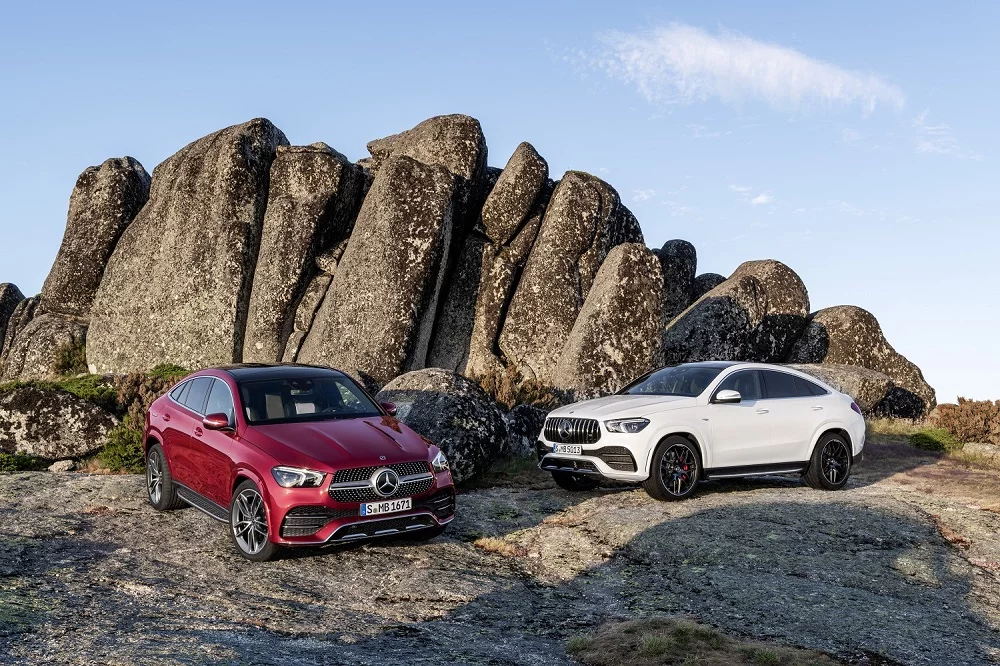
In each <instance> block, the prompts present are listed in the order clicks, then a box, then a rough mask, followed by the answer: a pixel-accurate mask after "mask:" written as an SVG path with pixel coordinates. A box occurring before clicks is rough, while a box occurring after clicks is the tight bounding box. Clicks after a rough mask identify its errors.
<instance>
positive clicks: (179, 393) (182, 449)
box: [150, 380, 191, 484]
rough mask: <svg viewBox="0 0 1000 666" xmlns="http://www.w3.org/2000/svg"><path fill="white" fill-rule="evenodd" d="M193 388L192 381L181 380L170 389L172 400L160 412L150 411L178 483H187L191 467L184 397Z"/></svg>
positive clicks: (171, 470) (171, 471)
mask: <svg viewBox="0 0 1000 666" xmlns="http://www.w3.org/2000/svg"><path fill="white" fill-rule="evenodd" d="M190 390H191V381H190V380H189V381H186V382H181V383H180V384H178V385H177V386H175V387H174V388H173V390H171V391H170V400H168V401H166V402H165V403H164V404H163V408H162V409H161V410H159V411H158V412H155V413H154V412H152V411H151V412H150V421H151V422H152V423H153V424H154V425H156V427H157V428H158V429H159V430H160V435H161V437H162V438H163V442H162V443H163V452H164V453H165V454H166V456H167V465H168V467H169V469H170V475H171V476H172V477H173V478H174V480H175V481H177V482H178V483H183V484H186V483H187V481H186V479H188V477H189V476H190V469H189V468H188V467H187V466H186V465H185V458H184V456H185V455H186V451H187V443H186V442H185V439H186V438H187V434H186V433H185V419H184V413H183V409H184V397H185V396H186V395H187V393H188V391H190Z"/></svg>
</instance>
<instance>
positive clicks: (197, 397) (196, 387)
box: [183, 377, 215, 414]
mask: <svg viewBox="0 0 1000 666" xmlns="http://www.w3.org/2000/svg"><path fill="white" fill-rule="evenodd" d="M214 381H215V380H214V379H213V378H211V377H195V378H194V379H192V380H191V381H190V382H188V383H189V384H191V388H190V389H188V390H187V392H186V393H185V395H184V396H183V398H184V406H185V407H187V408H188V409H190V410H191V411H193V412H197V413H199V414H204V413H205V400H206V399H207V398H208V392H209V390H210V389H211V388H212V382H214Z"/></svg>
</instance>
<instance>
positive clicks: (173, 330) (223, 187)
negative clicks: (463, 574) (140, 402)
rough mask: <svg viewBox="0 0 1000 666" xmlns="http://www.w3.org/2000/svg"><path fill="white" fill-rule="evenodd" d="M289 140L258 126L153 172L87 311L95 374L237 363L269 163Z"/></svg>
mask: <svg viewBox="0 0 1000 666" xmlns="http://www.w3.org/2000/svg"><path fill="white" fill-rule="evenodd" d="M287 143H288V141H287V140H286V139H285V135H284V134H282V133H281V131H280V130H279V129H278V128H276V127H275V126H274V125H272V124H271V123H270V122H269V121H267V120H264V119H262V118H258V119H256V120H251V121H249V122H246V123H243V124H242V125H235V126H233V127H229V128H226V129H223V130H220V131H218V132H215V133H214V134H210V135H208V136H206V137H203V138H201V139H198V140H197V141H195V142H194V143H191V144H189V145H188V146H186V147H185V148H183V149H181V150H180V152H178V153H177V154H175V155H173V156H172V157H169V158H167V160H166V161H164V162H163V163H162V164H160V165H159V166H158V167H156V169H155V170H154V171H153V180H152V187H151V189H150V195H149V202H148V203H147V204H146V206H145V207H144V208H143V209H142V210H141V211H140V212H139V214H138V215H137V216H136V218H135V220H133V222H132V224H130V225H129V226H128V228H127V229H126V230H125V232H124V233H123V234H122V236H121V239H120V240H119V241H118V245H117V246H116V247H115V251H114V253H113V254H112V255H111V259H110V260H109V261H108V265H107V268H106V269H105V271H104V277H103V279H102V280H101V286H100V287H99V288H98V290H97V296H96V297H95V299H94V305H93V308H92V310H91V324H90V332H89V333H88V347H87V361H88V363H89V365H90V367H91V370H92V371H93V372H101V373H104V372H129V371H141V370H147V369H149V368H151V367H154V366H156V365H157V364H159V363H175V364H177V365H180V366H183V367H186V368H201V367H205V366H209V365H216V364H220V363H232V362H234V361H240V360H242V358H243V337H244V331H245V326H246V317H247V307H248V304H249V300H250V289H251V285H252V282H253V275H254V267H255V265H256V263H257V250H258V248H259V246H260V234H261V226H262V224H263V220H264V211H265V208H266V205H267V191H268V181H269V174H270V168H271V162H272V161H273V159H274V156H275V150H276V148H277V146H279V145H286V144H287Z"/></svg>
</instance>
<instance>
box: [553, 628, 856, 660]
mask: <svg viewBox="0 0 1000 666" xmlns="http://www.w3.org/2000/svg"><path fill="white" fill-rule="evenodd" d="M566 651H567V652H568V653H569V654H570V655H571V656H573V657H574V658H575V659H577V660H579V661H581V662H583V663H584V664H588V665H589V666H664V665H675V664H676V665H677V666H681V665H683V666H688V665H692V666H694V665H697V666H739V665H743V666H825V665H828V664H838V663H840V662H838V661H835V660H833V659H831V658H830V657H828V656H827V655H825V654H822V653H820V652H813V651H811V650H803V649H799V648H790V647H783V646H778V645H772V644H769V643H759V642H747V641H742V640H737V639H735V638H730V637H729V636H726V635H725V634H722V633H720V632H718V631H716V630H715V629H713V628H711V627H707V626H705V625H702V624H699V623H697V622H694V621H692V620H689V619H683V618H655V619H649V620H633V621H629V622H621V623H615V624H608V625H605V626H603V627H601V628H600V629H599V630H598V631H597V632H596V633H594V634H590V635H586V636H576V637H574V638H571V639H570V640H569V642H568V643H567V644H566Z"/></svg>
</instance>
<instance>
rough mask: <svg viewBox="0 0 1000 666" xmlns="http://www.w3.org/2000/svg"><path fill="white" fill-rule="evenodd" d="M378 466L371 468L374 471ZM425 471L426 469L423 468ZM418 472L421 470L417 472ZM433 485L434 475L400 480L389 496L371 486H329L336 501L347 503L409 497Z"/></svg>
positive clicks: (425, 490)
mask: <svg viewBox="0 0 1000 666" xmlns="http://www.w3.org/2000/svg"><path fill="white" fill-rule="evenodd" d="M376 469H379V468H378V467H375V468H373V469H372V472H374V471H375V470H376ZM424 472H426V470H424ZM417 473H418V474H420V473H421V472H417ZM433 485H434V477H432V476H428V477H424V478H422V479H415V480H413V481H404V480H402V479H401V480H400V482H399V487H398V488H397V489H396V492H394V493H393V494H392V495H390V496H389V497H382V496H381V495H379V494H377V493H376V492H375V489H374V488H372V487H371V486H364V487H358V488H330V497H332V498H333V499H334V501H336V502H349V503H360V502H381V501H383V500H390V499H396V498H398V497H410V496H411V495H419V494H420V493H426V492H427V491H428V490H430V489H431V487H432V486H433Z"/></svg>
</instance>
